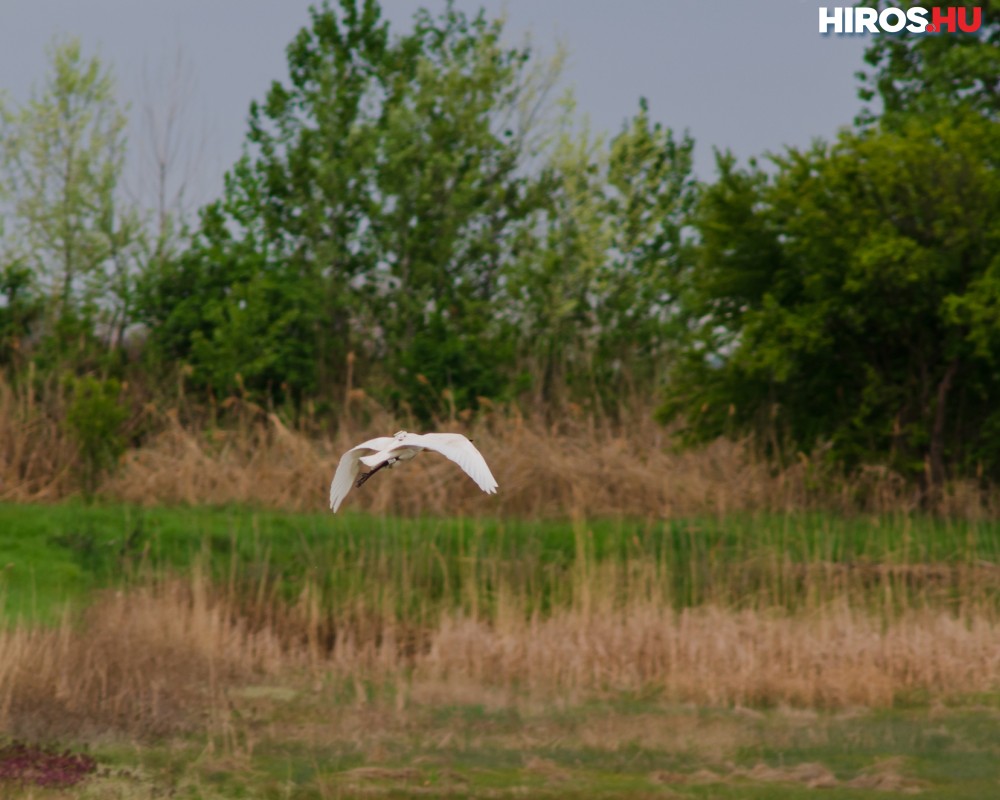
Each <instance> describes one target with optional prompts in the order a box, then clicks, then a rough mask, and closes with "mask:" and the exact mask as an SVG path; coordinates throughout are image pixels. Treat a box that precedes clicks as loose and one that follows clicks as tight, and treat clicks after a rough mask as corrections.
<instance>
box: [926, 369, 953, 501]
mask: <svg viewBox="0 0 1000 800" xmlns="http://www.w3.org/2000/svg"><path fill="white" fill-rule="evenodd" d="M956 372H958V359H954V360H953V361H952V362H951V363H950V364H948V368H947V369H946V370H945V372H944V377H942V378H941V382H940V383H939V384H938V387H937V403H936V404H935V408H934V422H933V423H932V425H931V441H930V449H929V451H928V458H929V461H930V475H929V476H928V478H929V487H928V488H929V489H931V490H932V491H936V490H937V489H938V488H940V486H941V484H942V483H944V479H945V469H944V414H945V408H946V407H947V399H948V392H949V391H950V390H951V384H952V381H953V380H954V379H955V373H956Z"/></svg>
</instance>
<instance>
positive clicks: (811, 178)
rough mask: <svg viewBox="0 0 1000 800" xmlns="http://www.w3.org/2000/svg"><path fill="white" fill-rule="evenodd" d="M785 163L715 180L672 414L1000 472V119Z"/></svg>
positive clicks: (895, 458)
mask: <svg viewBox="0 0 1000 800" xmlns="http://www.w3.org/2000/svg"><path fill="white" fill-rule="evenodd" d="M775 165H776V167H777V173H776V174H775V175H773V176H769V175H767V174H766V173H765V172H763V171H762V170H760V169H759V168H757V167H756V166H751V167H750V168H749V169H737V168H736V167H735V166H734V164H733V162H732V160H731V159H729V158H727V157H722V158H720V162H719V166H720V176H719V179H718V180H717V182H716V183H715V184H714V185H712V186H711V187H709V188H708V189H706V191H705V194H704V197H703V199H702V202H701V204H700V207H699V211H698V214H697V227H698V229H699V232H700V235H701V239H702V245H701V249H700V259H699V262H698V264H697V269H696V270H694V271H693V272H692V273H691V276H690V280H689V282H688V285H687V288H686V291H685V294H684V295H683V303H682V306H683V314H684V319H685V320H686V324H687V326H688V334H687V336H686V340H685V341H684V343H683V346H682V347H681V357H680V358H679V359H678V361H677V362H676V364H675V367H674V369H673V371H672V373H671V376H670V380H669V383H668V389H667V401H666V403H665V405H664V407H663V409H662V417H663V418H664V419H675V418H676V419H680V420H682V421H683V423H684V425H685V426H686V427H685V432H686V434H687V435H688V437H689V438H690V439H693V440H704V439H707V438H711V437H714V436H717V435H719V434H722V433H725V432H731V431H753V432H758V433H765V434H774V439H773V440H774V441H779V442H780V441H781V440H782V439H785V440H787V441H789V442H790V443H791V444H792V445H794V447H796V448H800V449H803V450H809V449H811V448H813V447H815V446H817V445H819V444H821V443H829V444H830V446H831V452H832V454H833V456H834V457H835V458H837V459H840V460H842V461H844V462H845V463H847V464H849V465H856V464H859V463H863V462H882V463H885V462H888V463H890V464H891V465H892V466H893V467H895V468H897V469H899V470H901V471H902V472H903V473H905V474H907V475H911V476H916V475H920V476H924V477H926V478H927V479H928V481H929V483H930V484H931V485H938V484H940V482H941V481H943V480H944V479H945V477H946V475H947V472H948V467H949V465H950V466H953V467H954V468H956V470H957V471H960V472H964V473H969V472H972V471H974V470H976V469H977V468H983V469H986V470H988V471H989V472H990V474H992V475H994V476H996V475H998V474H1000V435H998V434H1000V402H998V399H1000V372H998V371H997V358H998V357H1000V350H998V349H997V345H998V344H1000V341H998V337H997V335H996V333H995V331H996V324H997V320H998V319H1000V317H998V305H997V302H998V299H1000V282H998V280H1000V255H998V254H1000V224H998V220H1000V171H998V166H1000V128H998V126H997V125H996V124H994V123H992V122H990V121H989V120H988V119H986V118H984V117H982V116H978V115H975V114H971V113H970V114H966V115H964V116H959V117H943V118H939V119H928V118H924V117H918V116H911V117H909V118H907V119H906V120H905V121H902V120H901V121H900V126H899V129H898V130H881V131H869V132H866V133H844V134H842V135H841V137H840V138H839V140H838V141H837V143H836V144H835V145H833V146H832V147H826V146H824V145H817V146H816V147H815V148H813V149H812V150H810V151H807V152H801V151H797V150H790V151H789V152H788V153H787V154H786V155H785V156H783V157H779V158H776V159H775Z"/></svg>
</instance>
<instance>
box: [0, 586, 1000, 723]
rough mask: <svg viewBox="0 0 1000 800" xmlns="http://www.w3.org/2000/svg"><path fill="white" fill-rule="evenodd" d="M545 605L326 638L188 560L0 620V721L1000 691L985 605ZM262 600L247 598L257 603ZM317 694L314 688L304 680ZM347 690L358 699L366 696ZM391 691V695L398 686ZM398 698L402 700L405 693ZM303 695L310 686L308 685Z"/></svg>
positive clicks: (515, 604)
mask: <svg viewBox="0 0 1000 800" xmlns="http://www.w3.org/2000/svg"><path fill="white" fill-rule="evenodd" d="M580 580H582V581H583V582H582V583H579V582H578V584H577V587H576V589H577V590H576V600H575V601H574V602H572V603H571V604H568V605H566V606H562V607H559V608H557V609H554V610H552V611H551V612H550V613H548V614H541V613H537V612H536V613H529V612H528V608H527V607H528V603H527V602H526V600H527V598H525V597H523V596H518V595H517V594H515V593H506V594H504V593H502V596H501V598H500V609H499V612H498V613H496V614H494V615H492V617H491V618H486V617H485V616H476V615H472V614H469V613H464V612H446V613H442V614H440V615H438V616H437V617H436V618H433V619H424V620H422V621H418V620H415V619H411V620H408V621H407V620H399V619H395V618H393V617H391V616H386V615H383V616H379V615H377V614H369V615H367V617H366V618H365V619H364V620H363V622H362V621H361V620H362V617H363V616H364V615H360V614H359V613H358V609H344V610H343V612H342V613H338V614H336V626H335V630H336V636H334V637H333V638H326V637H325V636H324V629H323V625H322V624H321V620H322V614H321V612H320V609H319V606H318V604H317V602H316V599H315V595H313V596H310V593H309V591H305V592H304V593H303V596H302V597H300V598H299V601H298V602H297V603H295V604H293V605H291V606H288V607H284V608H275V607H271V608H270V609H269V610H268V613H266V614H263V615H262V614H260V613H253V612H251V611H249V610H248V608H247V606H246V604H245V603H244V602H241V601H240V600H239V598H237V597H236V596H234V595H233V594H232V592H231V591H229V590H224V589H221V588H215V589H213V588H212V587H211V585H210V584H208V583H207V581H206V580H205V578H204V577H202V575H201V573H200V572H198V571H197V570H195V571H194V572H193V573H192V574H191V575H190V576H188V577H187V578H185V579H176V578H174V579H170V578H166V577H161V578H159V579H156V580H154V581H152V582H151V583H149V584H148V585H146V586H144V587H139V588H133V589H131V590H128V591H122V592H108V593H106V594H105V595H104V596H103V597H102V598H101V599H100V600H99V601H98V602H97V603H96V604H94V605H93V606H92V607H90V609H89V610H88V611H87V613H86V614H85V615H84V616H83V617H82V618H81V619H76V620H74V619H71V618H70V617H69V616H67V617H66V618H65V619H64V620H63V622H62V624H60V625H58V626H56V627H55V628H25V627H20V626H15V627H12V628H9V629H6V630H3V631H2V632H0V665H2V666H0V729H2V730H3V731H4V732H5V733H7V734H9V735H14V736H20V737H53V736H56V737H59V736H63V737H65V736H72V737H74V738H76V739H80V738H84V737H93V736H100V735H102V734H107V733H109V732H112V733H113V732H120V733H126V734H129V735H132V736H136V737H146V736H159V735H163V734H166V733H170V732H178V731H184V730H190V729H197V728H198V727H199V726H206V725H207V726H210V727H211V726H213V725H218V724H222V723H220V722H219V720H225V719H227V718H228V715H230V714H231V711H232V708H233V706H232V703H233V700H232V698H233V697H237V696H239V692H236V693H235V694H234V690H236V689H238V688H239V687H241V686H249V685H260V684H264V685H268V686H287V687H293V688H294V689H295V690H296V691H304V692H306V693H307V694H310V695H311V696H314V697H315V698H316V702H320V701H321V700H322V695H323V692H324V689H323V688H322V687H323V686H327V687H330V686H340V685H348V686H350V685H355V686H359V687H363V686H366V685H381V686H392V687H394V689H393V695H394V696H395V697H396V698H397V702H411V701H412V702H432V703H435V704H441V703H444V704H449V703H456V702H468V701H469V698H470V697H476V696H480V697H483V696H493V697H495V696H496V695H497V693H498V692H500V693H501V694H502V695H504V696H506V697H509V698H516V697H532V696H536V697H539V698H542V699H544V700H545V701H546V702H552V701H554V700H556V699H558V698H564V699H566V698H568V699H571V700H575V701H581V700H585V699H587V698H594V697H608V696H614V695H616V694H618V693H622V692H630V693H648V694H649V695H650V696H655V697H658V698H660V699H662V700H666V701H669V702H691V703H697V704H700V705H710V706H727V705H729V706H732V705H753V706H772V705H788V706H799V707H811V708H830V709H836V708H845V707H856V706H865V707H887V706H891V705H893V704H894V703H897V702H900V701H913V700H915V699H916V700H920V701H923V702H927V701H935V702H951V701H960V700H963V699H968V698H969V697H970V696H973V697H974V696H976V695H977V693H978V694H981V695H985V694H987V693H995V692H997V691H998V690H1000V618H998V616H997V614H996V611H995V609H994V608H992V607H989V606H982V605H971V604H967V605H965V606H964V607H963V608H962V609H961V610H960V611H958V612H957V613H953V612H945V611H942V610H935V609H930V608H923V609H920V608H913V609H909V610H906V611H904V612H902V613H898V614H893V615H886V614H881V613H878V612H877V611H875V610H873V609H860V608H856V607H852V606H851V605H850V604H848V603H846V602H836V603H832V604H827V605H824V606H817V607H815V608H812V609H811V610H809V611H808V612H797V613H790V612H788V611H786V610H783V609H744V610H739V609H732V608H724V607H720V606H715V605H706V606H700V607H696V608H686V609H672V608H669V607H667V606H664V605H663V604H659V603H653V602H649V601H648V600H645V599H643V598H642V597H641V596H640V595H638V594H637V595H635V596H632V597H627V598H625V599H624V600H622V599H621V598H619V599H614V598H613V597H612V594H611V593H609V592H608V591H606V590H605V588H604V586H603V584H602V582H601V580H600V578H599V577H597V576H594V577H590V578H585V579H580ZM258 612H259V608H258ZM317 692H318V693H319V694H318V695H317V694H316V693H317ZM357 697H358V698H359V699H361V700H362V702H364V698H365V697H366V692H365V690H364V689H363V688H359V690H358V694H357ZM399 698H402V700H400V699H399ZM406 698H409V700H407V699H406ZM310 702H312V701H310Z"/></svg>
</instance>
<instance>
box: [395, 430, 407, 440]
mask: <svg viewBox="0 0 1000 800" xmlns="http://www.w3.org/2000/svg"><path fill="white" fill-rule="evenodd" d="M404 436H406V431H396V432H395V433H394V434H393V435H392V438H394V439H402V438H403V437H404Z"/></svg>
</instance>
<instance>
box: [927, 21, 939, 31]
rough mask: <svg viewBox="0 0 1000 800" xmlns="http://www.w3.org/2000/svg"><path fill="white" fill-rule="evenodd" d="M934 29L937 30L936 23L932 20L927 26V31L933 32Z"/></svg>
mask: <svg viewBox="0 0 1000 800" xmlns="http://www.w3.org/2000/svg"><path fill="white" fill-rule="evenodd" d="M936 30H937V25H935V24H934V23H933V22H932V23H930V24H929V25H928V26H927V32H928V33H934V31H936Z"/></svg>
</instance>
